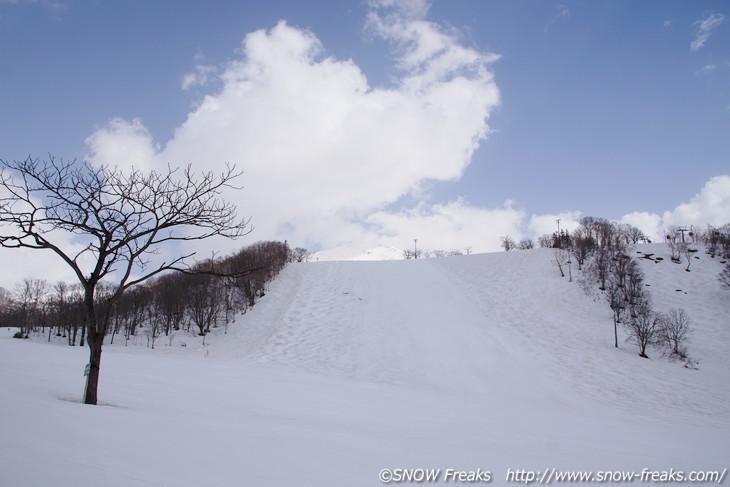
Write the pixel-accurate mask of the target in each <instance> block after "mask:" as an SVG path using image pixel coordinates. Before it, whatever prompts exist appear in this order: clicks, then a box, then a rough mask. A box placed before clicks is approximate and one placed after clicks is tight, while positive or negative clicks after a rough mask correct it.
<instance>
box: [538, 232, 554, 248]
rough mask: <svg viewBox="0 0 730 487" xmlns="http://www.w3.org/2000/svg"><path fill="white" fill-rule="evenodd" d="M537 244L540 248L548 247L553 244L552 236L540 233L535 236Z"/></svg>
mask: <svg viewBox="0 0 730 487" xmlns="http://www.w3.org/2000/svg"><path fill="white" fill-rule="evenodd" d="M537 245H539V246H540V248H541V249H549V248H551V247H552V246H553V237H552V236H551V235H549V234H547V233H546V234H544V235H540V236H539V237H538V238H537Z"/></svg>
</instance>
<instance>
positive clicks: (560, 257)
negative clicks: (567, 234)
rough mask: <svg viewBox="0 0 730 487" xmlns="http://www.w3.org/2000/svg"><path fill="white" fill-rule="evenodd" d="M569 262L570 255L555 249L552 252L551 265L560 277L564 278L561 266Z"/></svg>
mask: <svg viewBox="0 0 730 487" xmlns="http://www.w3.org/2000/svg"><path fill="white" fill-rule="evenodd" d="M569 261H570V253H569V252H568V251H567V250H565V249H555V250H554V251H553V264H554V265H555V266H556V267H557V268H558V270H559V271H560V277H565V272H563V266H564V265H567V264H568V262H569Z"/></svg>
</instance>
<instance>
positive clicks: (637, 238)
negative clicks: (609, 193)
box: [502, 217, 730, 367]
mask: <svg viewBox="0 0 730 487" xmlns="http://www.w3.org/2000/svg"><path fill="white" fill-rule="evenodd" d="M647 241H648V240H647V238H646V236H645V235H644V234H643V233H642V232H641V231H640V230H639V229H637V228H635V227H632V226H631V225H626V224H619V223H616V222H609V221H608V220H606V219H603V218H593V217H586V218H583V219H582V220H581V221H580V225H579V227H578V228H576V229H575V230H574V231H573V232H572V233H569V232H567V231H565V230H562V231H560V232H555V233H554V234H552V235H543V236H541V237H540V238H539V239H538V243H539V245H540V246H541V247H549V248H555V249H556V250H555V252H554V254H553V264H554V265H555V266H556V267H557V269H558V270H559V272H560V275H561V277H565V276H566V269H567V272H568V273H569V274H570V275H571V278H572V265H575V266H576V268H577V270H578V271H582V272H581V277H580V279H579V281H580V284H581V285H582V286H583V288H584V290H585V291H586V292H587V293H589V294H592V293H593V292H594V290H595V289H597V291H598V293H599V295H600V296H602V298H603V299H605V301H606V303H607V304H608V306H609V307H610V308H611V310H612V312H613V325H614V326H613V331H614V344H615V346H616V347H618V346H619V338H618V329H619V326H620V325H621V326H623V327H624V328H625V330H626V333H627V334H628V341H629V342H630V343H632V344H634V345H636V347H637V349H638V351H639V355H640V356H642V357H645V358H648V355H647V351H648V349H649V348H650V347H657V348H659V349H662V350H664V351H665V352H666V353H667V354H668V355H669V356H670V357H671V358H676V359H680V360H683V361H684V362H685V363H686V366H688V367H693V366H695V364H696V362H695V361H694V360H692V359H691V358H690V357H689V353H688V346H687V341H688V339H689V337H690V335H691V319H690V316H689V315H688V313H687V312H686V311H685V310H683V309H681V308H680V309H669V310H654V309H653V308H652V302H651V295H650V293H649V292H648V291H647V289H646V286H645V283H644V273H643V271H642V270H641V266H640V265H639V262H638V260H637V257H636V256H634V255H632V252H631V246H632V245H634V244H637V243H639V242H647ZM665 241H666V244H667V249H668V251H669V255H670V261H671V262H673V263H674V264H677V265H682V266H683V267H684V270H685V271H687V272H691V271H692V262H693V261H694V259H697V258H699V257H697V256H696V254H697V253H698V252H699V251H700V249H701V248H702V247H704V248H705V253H706V254H707V255H709V256H710V258H713V259H719V260H720V262H721V263H723V264H724V265H725V268H724V270H723V271H722V272H721V273H720V275H719V276H718V280H719V282H720V284H721V285H723V286H724V287H726V288H728V289H730V263H728V262H727V261H728V259H730V224H728V225H724V226H722V227H720V228H714V227H711V226H709V227H708V228H707V229H705V230H697V229H695V228H692V227H690V228H684V227H671V228H669V229H668V230H667V232H666V237H665ZM502 242H503V247H504V249H505V250H512V249H513V248H516V246H514V245H513V243H514V242H513V240H512V239H511V238H509V237H503V238H502ZM509 243H511V244H512V245H508V244H509ZM639 254H641V255H640V257H638V258H640V259H647V260H651V261H653V262H655V263H659V262H661V261H663V260H664V259H663V257H660V256H654V255H653V254H644V253H641V252H639Z"/></svg>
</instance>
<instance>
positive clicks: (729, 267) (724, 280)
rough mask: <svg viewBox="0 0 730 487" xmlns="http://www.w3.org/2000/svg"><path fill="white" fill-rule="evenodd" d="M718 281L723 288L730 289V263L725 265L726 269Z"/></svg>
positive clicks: (718, 277)
mask: <svg viewBox="0 0 730 487" xmlns="http://www.w3.org/2000/svg"><path fill="white" fill-rule="evenodd" d="M717 279H718V280H719V281H720V284H721V285H722V286H723V287H726V288H728V289H730V262H728V263H727V264H725V268H724V269H723V270H722V272H721V273H720V275H719V276H717Z"/></svg>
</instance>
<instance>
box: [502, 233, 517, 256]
mask: <svg viewBox="0 0 730 487" xmlns="http://www.w3.org/2000/svg"><path fill="white" fill-rule="evenodd" d="M499 241H500V242H502V248H503V249H504V250H505V251H507V252H509V251H510V250H512V249H514V248H517V244H516V243H515V241H514V239H513V238H512V237H510V236H509V235H507V236H505V237H499Z"/></svg>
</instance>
